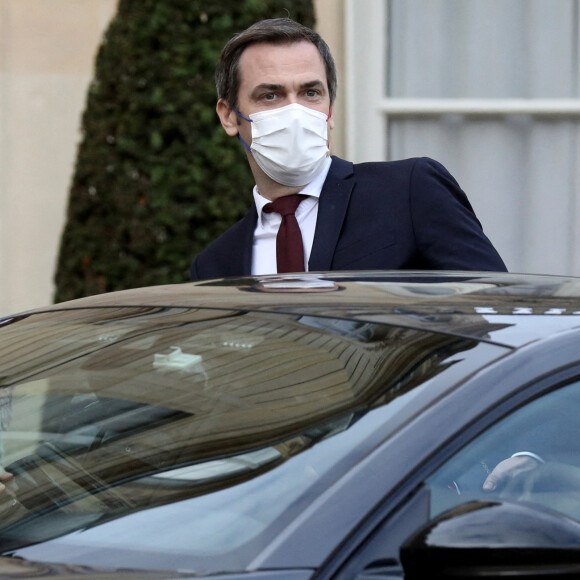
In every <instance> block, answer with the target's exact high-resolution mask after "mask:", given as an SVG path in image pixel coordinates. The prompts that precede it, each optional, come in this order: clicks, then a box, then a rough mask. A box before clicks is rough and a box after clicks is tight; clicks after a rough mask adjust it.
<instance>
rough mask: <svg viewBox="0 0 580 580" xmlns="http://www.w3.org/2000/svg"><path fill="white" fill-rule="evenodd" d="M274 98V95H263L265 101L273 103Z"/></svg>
mask: <svg viewBox="0 0 580 580" xmlns="http://www.w3.org/2000/svg"><path fill="white" fill-rule="evenodd" d="M275 98H276V93H268V94H266V95H264V99H265V100H266V101H273V100H274V99H275Z"/></svg>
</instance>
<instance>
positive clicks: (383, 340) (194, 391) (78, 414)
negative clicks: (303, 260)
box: [0, 292, 490, 523]
mask: <svg viewBox="0 0 580 580" xmlns="http://www.w3.org/2000/svg"><path fill="white" fill-rule="evenodd" d="M337 294H339V293H338V292H336V293H334V295H337ZM304 310H305V311H307V310H308V309H307V308H304ZM401 320H404V317H401V316H400V315H399V316H398V321H399V322H401ZM43 322H46V323H48V324H47V326H46V327H44V328H43V327H42V323H43ZM458 324H459V325H460V324H461V320H458ZM468 324H469V329H470V331H474V329H475V327H476V326H477V325H479V327H478V328H477V329H476V330H477V332H478V333H479V334H484V333H485V332H487V331H488V330H489V328H490V325H489V324H488V323H487V322H486V321H485V320H484V319H483V318H482V317H476V320H470V321H469V323H468ZM39 328H42V329H43V332H44V333H45V334H46V335H48V337H49V340H48V341H47V342H44V343H42V346H40V347H39V342H38V338H37V337H38V335H39ZM3 338H4V339H5V340H8V341H9V342H10V344H19V345H24V346H23V347H22V348H20V349H19V350H18V353H17V356H15V357H14V358H12V359H11V360H9V361H7V362H6V363H4V365H3V366H4V368H3V371H4V372H3V373H2V378H1V379H0V380H2V381H3V382H4V384H16V383H17V384H16V386H15V397H16V402H17V404H16V411H18V413H17V414H18V417H17V421H16V426H15V428H14V433H13V435H14V437H15V438H16V437H17V432H19V430H20V431H21V432H24V431H25V429H23V425H24V424H25V423H26V421H28V420H29V419H28V417H27V416H25V415H26V411H25V409H27V410H29V409H30V408H32V407H31V406H30V403H29V402H30V399H31V397H30V394H34V389H33V385H34V384H39V382H41V381H42V382H44V383H45V384H47V385H48V388H46V389H43V395H42V396H43V397H45V398H44V402H43V403H42V405H38V406H37V407H36V408H37V409H38V412H39V413H42V426H41V429H42V431H41V433H37V434H35V435H34V436H32V437H31V439H34V437H36V438H37V439H38V440H40V441H41V443H40V445H37V446H36V448H35V449H33V450H32V452H31V451H29V452H28V453H29V454H27V455H26V456H24V457H22V455H21V454H18V453H16V452H15V453H13V457H12V459H11V461H12V468H13V469H14V472H15V473H16V479H17V480H18V483H19V489H20V491H19V501H20V502H21V505H22V506H23V509H25V510H26V513H28V511H27V510H31V511H34V510H35V509H44V510H49V509H54V506H57V505H58V506H68V505H70V506H72V505H73V504H74V506H77V507H74V508H73V507H70V508H67V509H69V511H73V512H74V510H76V509H78V510H81V511H82V510H84V512H83V513H86V514H93V515H92V516H91V517H96V516H94V514H95V513H101V512H102V513H109V514H114V513H117V511H119V510H127V509H131V510H138V509H143V508H144V507H151V506H155V505H160V504H162V503H168V502H171V501H178V500H180V499H183V498H187V497H194V496H198V495H202V494H207V493H212V492H215V491H217V490H221V489H224V488H227V487H229V486H233V485H235V484H238V483H241V482H243V481H246V480H249V479H251V478H253V477H255V476H256V475H259V474H263V473H265V472H268V471H270V470H272V469H273V468H274V467H275V466H278V465H280V464H282V463H284V462H285V461H286V460H287V459H288V458H290V457H293V456H295V455H296V454H299V453H300V452H302V451H304V450H305V449H308V448H310V447H312V446H313V445H314V444H315V443H317V442H318V441H320V440H323V439H326V438H328V436H329V435H330V434H332V433H336V432H340V431H342V430H344V429H346V428H348V426H349V425H351V424H352V423H353V422H355V421H357V419H358V418H359V417H361V416H362V415H364V414H365V413H366V412H367V411H368V410H369V409H372V408H374V407H376V406H378V405H382V404H384V403H386V402H389V401H390V400H392V399H395V398H397V397H399V396H400V395H402V394H404V393H406V392H408V391H410V390H411V389H413V388H414V387H415V386H417V385H421V384H424V383H425V381H428V380H429V379H430V378H432V377H434V376H436V375H437V374H439V373H441V372H443V371H445V370H446V369H447V368H449V367H451V366H453V365H454V364H455V363H456V362H457V361H458V360H460V359H461V357H462V353H463V352H464V351H467V350H469V349H471V348H474V347H475V345H476V344H477V341H475V340H472V339H467V338H461V337H459V338H458V337H456V336H451V335H448V334H442V333H430V332H425V331H423V330H418V329H414V328H406V327H405V326H389V325H385V324H381V323H378V322H376V321H365V320H345V319H343V318H341V317H339V316H317V315H316V314H314V313H308V312H304V313H301V314H280V313H268V312H247V311H246V312H244V311H235V310H218V309H207V310H204V309H193V308H192V309H188V308H177V309H165V308H146V307H143V308H111V309H108V308H102V309H98V310H92V311H84V310H80V309H79V310H74V311H63V312H57V313H52V314H50V315H48V314H41V315H39V316H36V315H31V316H29V317H28V318H25V319H23V320H20V321H19V322H18V323H14V324H12V325H10V326H9V327H7V328H5V329H4V331H3ZM19 393H21V396H20V397H19ZM25 399H26V400H28V403H26V405H24V404H23V405H22V406H20V404H19V402H22V403H24V401H25ZM20 409H22V410H21V411H20ZM27 436H29V437H30V435H27ZM28 444H29V443H28ZM21 448H22V447H18V445H14V448H13V449H14V450H16V449H21ZM55 482H56V484H55ZM87 492H90V493H87ZM82 498H84V499H82ZM81 499H82V501H81ZM34 506H36V507H34ZM51 506H52V507H51ZM13 513H14V515H13V516H12V517H14V518H15V519H14V520H12V521H13V522H19V521H20V519H21V518H22V517H24V516H23V512H21V511H18V510H14V512H13ZM83 517H84V516H83ZM87 517H88V516H87ZM6 523H7V522H6Z"/></svg>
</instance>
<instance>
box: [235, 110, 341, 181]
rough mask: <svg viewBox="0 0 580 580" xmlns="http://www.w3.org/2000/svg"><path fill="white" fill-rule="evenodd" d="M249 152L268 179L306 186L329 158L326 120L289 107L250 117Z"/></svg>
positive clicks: (314, 113)
mask: <svg viewBox="0 0 580 580" xmlns="http://www.w3.org/2000/svg"><path fill="white" fill-rule="evenodd" d="M238 115H240V116H241V117H243V118H244V119H246V120H248V121H251V123H252V145H251V147H248V145H247V144H246V143H245V142H244V141H243V139H242V138H241V137H240V140H241V141H242V143H244V145H245V146H246V148H247V149H249V150H250V151H251V153H252V156H253V157H254V159H255V161H256V163H257V164H258V165H259V167H260V168H261V169H262V171H263V172H264V173H265V174H266V175H267V176H268V177H270V178H271V179H273V180H274V181H276V182H277V183H280V184H282V185H289V186H292V187H296V186H301V185H307V184H308V183H310V182H311V181H312V180H313V179H314V177H316V175H317V173H318V172H319V171H320V169H321V168H322V165H323V163H324V160H325V159H326V158H327V157H328V155H329V154H330V151H329V149H328V124H327V121H328V117H327V115H325V114H324V113H321V112H319V111H315V110H313V109H309V108H308V107H303V106H302V105H299V104H297V103H292V104H291V105H287V106H285V107H280V108H279V109H272V110H270V111H261V112H260V113H253V114H252V115H250V118H249V119H248V118H247V117H244V116H243V115H242V114H241V113H238Z"/></svg>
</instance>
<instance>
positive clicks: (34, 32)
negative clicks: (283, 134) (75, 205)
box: [0, 0, 344, 316]
mask: <svg viewBox="0 0 580 580" xmlns="http://www.w3.org/2000/svg"><path fill="white" fill-rule="evenodd" d="M315 4H316V7H317V15H318V20H319V23H320V24H319V29H320V32H321V34H322V35H323V36H324V37H325V38H326V39H327V41H328V43H329V44H330V46H331V49H332V50H333V52H334V54H335V56H336V60H337V63H338V65H339V69H340V68H341V66H342V50H341V44H342V29H343V24H342V12H343V10H342V5H343V0H316V1H315ZM116 5H117V0H0V275H1V279H0V316H4V315H7V314H10V313H13V312H18V311H22V310H27V309H29V308H34V307H38V306H43V305H45V304H49V303H50V302H51V301H52V297H53V294H54V286H53V277H54V269H55V264H56V256H57V252H58V246H59V241H60V235H61V232H62V228H63V226H64V222H65V213H66V204H67V199H68V190H69V186H70V181H71V178H72V174H73V169H74V162H75V156H76V148H77V145H78V142H79V139H80V133H79V128H80V123H81V114H82V111H83V109H84V105H85V97H86V92H87V88H88V85H89V82H90V80H91V78H92V76H93V64H94V57H95V54H96V50H97V48H98V46H99V44H100V41H101V38H102V33H103V31H104V29H105V28H106V26H107V25H108V23H109V21H110V19H111V17H112V16H113V14H114V13H115V10H116ZM334 114H335V115H336V119H337V123H336V128H335V130H334V135H333V152H334V153H336V154H338V155H341V154H342V151H343V146H342V139H343V136H342V135H343V134H342V127H343V126H344V123H343V122H342V121H341V116H342V107H341V103H340V98H339V102H338V103H337V106H336V108H335V113H334Z"/></svg>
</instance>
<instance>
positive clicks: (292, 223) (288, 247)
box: [264, 193, 308, 272]
mask: <svg viewBox="0 0 580 580" xmlns="http://www.w3.org/2000/svg"><path fill="white" fill-rule="evenodd" d="M307 197H308V196H307V195H300V194H298V193H293V194H291V195H284V196H282V197H279V198H278V199H277V200H276V201H273V202H272V203H267V204H266V205H265V206H264V211H265V212H266V213H272V212H274V213H279V214H280V215H281V216H282V223H281V224H280V229H279V230H278V235H277V236H276V263H277V265H278V272H304V246H303V244H302V234H301V232H300V226H299V225H298V222H297V221H296V216H295V215H294V213H295V212H296V209H297V208H298V206H299V205H300V202H301V201H302V200H303V199H306V198H307Z"/></svg>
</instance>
